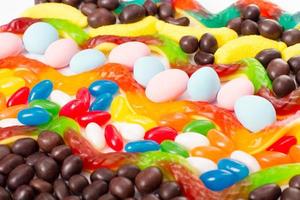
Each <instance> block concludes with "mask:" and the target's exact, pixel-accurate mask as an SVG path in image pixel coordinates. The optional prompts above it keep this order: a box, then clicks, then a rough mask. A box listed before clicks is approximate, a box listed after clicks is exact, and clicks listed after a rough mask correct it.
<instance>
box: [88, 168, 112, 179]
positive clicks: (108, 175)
mask: <svg viewBox="0 0 300 200" xmlns="http://www.w3.org/2000/svg"><path fill="white" fill-rule="evenodd" d="M115 176H116V174H115V173H114V172H113V171H112V170H110V169H107V168H99V169H96V170H95V171H94V172H93V173H92V174H91V177H90V178H91V181H92V182H94V181H97V180H102V181H106V182H110V181H111V179H112V178H114V177H115Z"/></svg>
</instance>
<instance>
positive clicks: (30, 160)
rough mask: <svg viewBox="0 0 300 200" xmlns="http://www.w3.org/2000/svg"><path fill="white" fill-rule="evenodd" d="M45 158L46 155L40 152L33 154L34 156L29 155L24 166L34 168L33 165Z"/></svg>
mask: <svg viewBox="0 0 300 200" xmlns="http://www.w3.org/2000/svg"><path fill="white" fill-rule="evenodd" d="M44 157H47V155H46V154H45V153H42V152H35V153H34V154H31V155H30V156H28V157H27V158H26V164H27V165H30V166H34V165H35V163H36V162H37V161H38V160H39V159H40V158H44Z"/></svg>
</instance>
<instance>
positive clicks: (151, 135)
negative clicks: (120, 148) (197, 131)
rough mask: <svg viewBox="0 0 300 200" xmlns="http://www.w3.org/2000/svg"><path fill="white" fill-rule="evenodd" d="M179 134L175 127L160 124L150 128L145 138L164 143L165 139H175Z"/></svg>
mask: <svg viewBox="0 0 300 200" xmlns="http://www.w3.org/2000/svg"><path fill="white" fill-rule="evenodd" d="M176 136H177V131H176V130H175V129H173V128H170V127H167V126H158V127H155V128H152V129H150V130H148V131H147V132H146V133H145V136H144V139H145V140H154V141H155V142H157V143H158V144H160V143H162V142H163V141H164V140H174V139H175V137H176Z"/></svg>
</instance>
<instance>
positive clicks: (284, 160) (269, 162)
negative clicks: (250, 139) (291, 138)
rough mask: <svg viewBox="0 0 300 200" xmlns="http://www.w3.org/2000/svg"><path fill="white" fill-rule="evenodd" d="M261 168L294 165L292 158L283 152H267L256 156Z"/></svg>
mask: <svg viewBox="0 0 300 200" xmlns="http://www.w3.org/2000/svg"><path fill="white" fill-rule="evenodd" d="M254 156H255V158H256V159H257V161H258V162H259V164H260V166H261V168H267V167H272V166H275V165H283V164H288V163H292V160H291V158H290V157H289V156H288V155H286V154H284V153H281V152H276V151H265V152H261V153H258V154H255V155H254Z"/></svg>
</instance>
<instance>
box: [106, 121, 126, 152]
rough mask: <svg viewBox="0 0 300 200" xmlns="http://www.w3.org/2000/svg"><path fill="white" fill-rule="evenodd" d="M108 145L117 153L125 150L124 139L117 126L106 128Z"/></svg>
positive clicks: (110, 125)
mask: <svg viewBox="0 0 300 200" xmlns="http://www.w3.org/2000/svg"><path fill="white" fill-rule="evenodd" d="M104 136H105V140H106V144H107V145H108V146H109V147H110V148H112V149H113V150H115V151H122V149H123V146H124V144H123V139H122V136H121V134H120V133H119V131H118V130H117V128H116V127H115V126H113V125H112V124H109V125H107V126H106V127H105V132H104Z"/></svg>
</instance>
